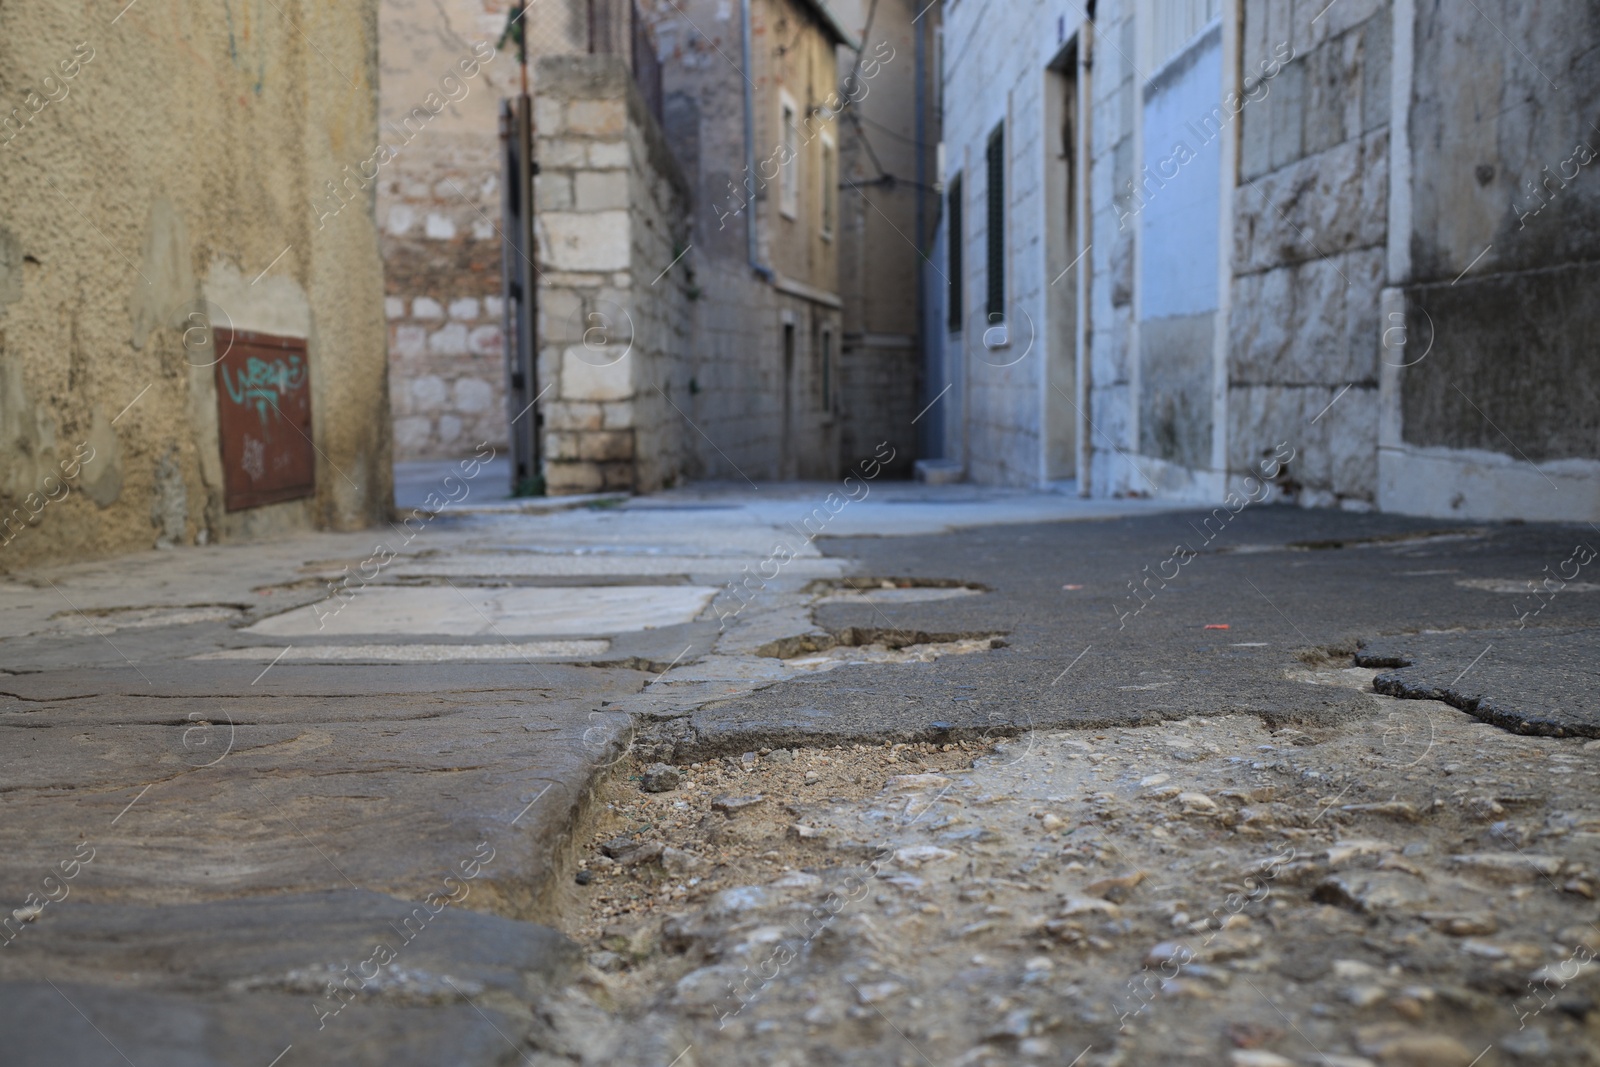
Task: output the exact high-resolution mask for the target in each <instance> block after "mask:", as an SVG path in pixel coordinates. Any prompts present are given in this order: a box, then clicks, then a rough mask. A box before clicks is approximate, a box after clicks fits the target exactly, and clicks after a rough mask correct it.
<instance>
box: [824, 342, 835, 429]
mask: <svg viewBox="0 0 1600 1067" xmlns="http://www.w3.org/2000/svg"><path fill="white" fill-rule="evenodd" d="M822 410H823V411H824V412H827V413H832V411H833V331H832V330H828V329H824V330H823V331H822Z"/></svg>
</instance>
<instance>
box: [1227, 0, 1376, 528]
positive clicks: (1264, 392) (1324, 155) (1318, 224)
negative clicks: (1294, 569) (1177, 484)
mask: <svg viewBox="0 0 1600 1067" xmlns="http://www.w3.org/2000/svg"><path fill="white" fill-rule="evenodd" d="M1324 10H1325V11H1326V14H1321V13H1322V12H1323V11H1324ZM1392 17H1393V16H1392V14H1391V12H1390V7H1389V4H1388V3H1387V2H1386V0H1346V2H1343V3H1339V4H1335V5H1332V6H1331V7H1329V6H1328V5H1327V4H1326V3H1325V2H1324V3H1315V2H1312V0H1245V4H1244V27H1243V38H1242V42H1241V47H1242V52H1243V55H1242V66H1243V69H1244V71H1245V72H1247V73H1252V72H1257V71H1260V70H1262V69H1263V65H1264V64H1270V63H1271V62H1272V61H1273V60H1274V59H1276V58H1278V57H1281V56H1283V55H1286V54H1292V58H1291V59H1290V60H1289V61H1288V62H1287V63H1284V64H1283V65H1282V68H1281V70H1280V71H1279V72H1278V73H1277V74H1276V76H1274V77H1272V78H1271V79H1269V80H1268V81H1267V83H1266V95H1265V96H1264V97H1260V98H1259V99H1253V100H1252V101H1251V102H1250V103H1249V105H1248V106H1247V107H1245V108H1244V109H1243V112H1242V114H1241V120H1242V123H1243V126H1242V128H1241V131H1240V162H1239V184H1238V186H1237V187H1236V188H1235V190H1234V191H1233V197H1234V231H1233V271H1234V280H1233V303H1232V314H1231V317H1230V321H1229V324H1228V336H1229V353H1228V422H1229V426H1228V431H1227V432H1228V438H1227V444H1228V467H1229V469H1230V470H1231V471H1233V472H1236V473H1237V472H1241V471H1244V470H1246V469H1248V468H1249V467H1250V466H1251V465H1252V464H1254V463H1256V462H1257V461H1259V460H1260V459H1261V458H1263V457H1264V456H1267V455H1270V454H1271V453H1272V450H1273V448H1274V447H1275V446H1276V445H1277V444H1278V443H1279V442H1284V441H1286V442H1288V443H1289V444H1290V445H1291V446H1293V447H1294V448H1295V450H1296V452H1297V453H1298V458H1297V459H1296V460H1295V461H1294V462H1293V463H1291V464H1290V466H1289V471H1288V475H1287V481H1286V488H1289V489H1290V490H1291V491H1292V495H1293V496H1294V497H1295V498H1296V499H1297V500H1298V501H1299V502H1300V503H1302V504H1306V505H1316V506H1323V505H1341V506H1345V507H1350V508H1357V509H1361V508H1366V507H1371V506H1372V505H1373V503H1374V502H1375V499H1376V490H1377V474H1378V468H1377V441H1378V435H1377V422H1378V406H1379V405H1378V378H1379V375H1378V356H1379V351H1380V344H1381V337H1382V329H1381V327H1380V314H1379V304H1380V296H1381V291H1382V288H1383V286H1384V284H1385V256H1386V245H1387V241H1388V198H1389V114H1390V100H1391V96H1392V93H1391V88H1390V58H1391V51H1392V46H1391V42H1390V35H1391V22H1392ZM1291 50H1292V51H1291ZM1268 69H1270V67H1269V68H1268ZM1249 88H1250V86H1248V85H1247V86H1246V89H1247V91H1248V90H1249ZM1336 398H1337V399H1336ZM1330 403H1331V404H1332V406H1331V407H1329V406H1328V405H1329V404H1330ZM1325 408H1326V411H1324V409H1325Z"/></svg>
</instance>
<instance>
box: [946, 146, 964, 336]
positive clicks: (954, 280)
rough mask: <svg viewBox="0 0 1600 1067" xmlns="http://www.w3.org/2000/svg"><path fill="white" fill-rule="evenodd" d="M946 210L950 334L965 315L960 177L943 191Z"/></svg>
mask: <svg viewBox="0 0 1600 1067" xmlns="http://www.w3.org/2000/svg"><path fill="white" fill-rule="evenodd" d="M944 195H945V200H946V202H947V204H946V208H947V211H948V213H949V218H950V233H949V237H948V239H947V240H948V247H947V248H946V253H947V254H946V257H945V261H946V262H945V266H946V268H947V269H948V271H949V277H948V279H947V280H948V281H949V283H950V298H949V304H950V309H949V310H950V321H949V327H950V332H951V333H956V332H958V331H959V330H960V329H961V319H962V317H963V316H964V315H965V314H966V310H965V309H964V308H963V307H962V301H961V293H962V283H963V281H964V279H963V278H962V276H961V246H962V244H963V242H964V241H965V239H966V236H967V235H966V231H965V230H964V229H962V226H961V175H959V174H957V175H956V176H955V177H954V178H951V179H950V187H949V188H948V189H946V190H945V194H944Z"/></svg>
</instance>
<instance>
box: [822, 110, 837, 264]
mask: <svg viewBox="0 0 1600 1067" xmlns="http://www.w3.org/2000/svg"><path fill="white" fill-rule="evenodd" d="M835 155H836V153H835V152H834V148H833V138H832V137H830V136H828V135H827V134H823V135H822V174H821V176H820V177H819V179H818V180H819V181H821V183H822V236H823V239H824V240H830V241H831V240H832V239H833V224H834V214H835V213H836V212H837V211H838V204H839V179H838V178H836V177H834V174H833V162H834V156H835Z"/></svg>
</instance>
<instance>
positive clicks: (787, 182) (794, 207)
mask: <svg viewBox="0 0 1600 1067" xmlns="http://www.w3.org/2000/svg"><path fill="white" fill-rule="evenodd" d="M780 110H781V111H782V121H783V129H782V136H783V151H782V153H781V155H780V159H779V175H780V180H781V182H782V187H781V188H780V189H779V190H778V210H779V211H781V212H783V214H784V216H785V217H786V218H791V219H792V218H794V217H795V216H796V215H797V214H799V212H800V123H799V121H798V114H799V109H798V108H796V107H795V103H794V101H793V100H791V99H789V96H788V94H787V93H786V94H784V96H783V102H782V104H781V106H780Z"/></svg>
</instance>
